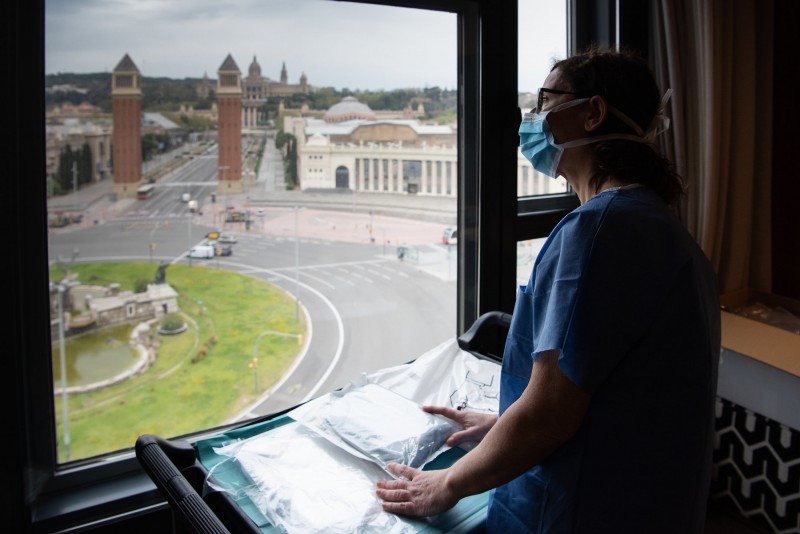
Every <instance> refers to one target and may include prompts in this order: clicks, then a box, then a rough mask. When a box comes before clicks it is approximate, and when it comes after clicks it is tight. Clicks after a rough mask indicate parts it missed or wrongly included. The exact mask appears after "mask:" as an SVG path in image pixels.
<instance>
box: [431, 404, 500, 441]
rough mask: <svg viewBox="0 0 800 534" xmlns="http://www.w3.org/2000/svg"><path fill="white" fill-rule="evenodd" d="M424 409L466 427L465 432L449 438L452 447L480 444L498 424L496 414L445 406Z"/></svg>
mask: <svg viewBox="0 0 800 534" xmlns="http://www.w3.org/2000/svg"><path fill="white" fill-rule="evenodd" d="M422 409H423V410H425V411H426V412H428V413H433V414H438V415H443V416H445V417H447V418H448V419H452V420H453V421H455V422H456V423H458V424H459V425H461V426H462V427H464V430H459V431H458V432H454V433H453V434H452V435H451V436H450V437H449V438H447V444H448V445H450V446H451V447H456V446H458V445H460V444H462V443H470V442H474V443H477V442H479V441H480V440H482V439H483V437H484V436H485V435H486V433H487V432H489V430H490V429H491V428H492V427H493V426H494V424H495V423H496V422H497V415H494V414H486V413H478V412H470V411H467V410H454V409H452V408H446V407H444V406H423V407H422Z"/></svg>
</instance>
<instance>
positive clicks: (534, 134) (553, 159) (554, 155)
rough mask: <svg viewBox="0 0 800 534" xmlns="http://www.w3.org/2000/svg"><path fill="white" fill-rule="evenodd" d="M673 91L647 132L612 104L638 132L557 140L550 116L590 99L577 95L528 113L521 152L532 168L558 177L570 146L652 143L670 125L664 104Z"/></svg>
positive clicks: (524, 116)
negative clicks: (559, 166)
mask: <svg viewBox="0 0 800 534" xmlns="http://www.w3.org/2000/svg"><path fill="white" fill-rule="evenodd" d="M671 93H672V91H671V90H668V91H667V93H666V94H665V95H664V98H663V99H662V101H661V105H660V106H659V111H658V113H657V114H656V116H655V117H654V118H653V122H652V123H651V124H650V126H649V127H648V131H647V132H645V131H643V130H642V129H641V128H640V127H639V125H638V124H636V123H635V122H633V121H632V120H631V119H630V118H628V116H627V115H625V114H624V113H622V112H621V111H619V110H618V109H616V108H614V107H613V106H609V111H610V112H611V113H613V114H614V115H616V116H617V117H618V118H619V119H620V120H622V121H623V122H625V123H626V124H627V125H628V126H630V127H631V129H632V130H633V131H634V132H636V135H634V134H607V135H598V136H595V137H585V138H582V139H573V140H572V141H567V142H566V143H560V144H559V143H556V142H555V140H554V139H553V131H552V130H551V128H550V124H549V123H548V122H547V115H549V114H550V113H556V112H558V111H563V110H565V109H569V108H571V107H574V106H578V105H580V104H583V103H584V102H588V101H589V99H588V98H578V99H576V100H570V101H569V102H564V103H563V104H560V105H558V106H555V107H554V108H553V109H551V110H548V111H543V112H541V113H526V114H525V115H523V117H522V123H521V124H520V126H519V148H520V151H521V152H522V155H523V156H525V158H526V159H527V160H528V161H530V162H531V165H533V168H534V169H536V170H537V171H539V172H540V173H542V174H544V175H547V176H550V177H551V178H556V177H558V170H557V169H558V164H559V163H560V162H561V156H562V155H563V154H564V150H565V149H567V148H573V147H576V146H583V145H588V144H591V143H599V142H600V141H609V140H612V139H624V140H627V141H635V142H639V143H650V142H653V139H654V138H655V136H656V135H657V134H659V133H661V132H662V131H664V130H666V129H667V128H668V127H669V119H666V118H665V117H664V115H663V109H664V106H665V105H666V103H667V100H669V97H670V95H671Z"/></svg>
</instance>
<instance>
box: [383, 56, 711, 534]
mask: <svg viewBox="0 0 800 534" xmlns="http://www.w3.org/2000/svg"><path fill="white" fill-rule="evenodd" d="M667 98H668V95H667V97H666V98H664V99H662V98H661V96H660V94H659V92H658V89H657V87H656V84H655V81H654V79H653V76H652V74H651V72H650V71H649V69H648V67H647V65H646V64H645V63H644V62H643V61H640V60H639V59H637V58H635V57H634V56H632V55H629V54H626V53H622V52H617V51H612V50H601V49H594V50H590V51H588V52H586V53H584V54H580V55H576V56H573V57H570V58H567V59H565V60H563V61H560V62H558V63H556V64H555V66H554V67H553V69H552V70H551V72H550V74H549V75H548V76H547V78H546V79H545V81H544V85H543V87H542V89H540V91H539V98H538V103H537V107H536V109H534V110H532V112H531V113H528V114H526V115H525V116H524V118H523V121H522V124H521V126H520V148H521V150H522V153H523V154H524V155H525V156H526V157H527V158H528V160H529V161H530V162H531V164H532V165H533V167H534V168H535V169H537V170H538V171H540V172H542V173H544V174H547V175H549V176H551V177H556V176H559V175H561V176H564V177H565V178H566V179H567V181H568V182H569V183H570V185H571V186H572V189H573V190H574V191H575V192H576V193H577V195H578V198H579V199H580V202H581V205H580V207H578V208H577V209H575V210H574V211H573V212H572V213H570V214H569V215H567V216H566V217H565V218H564V219H563V220H562V221H561V222H560V223H559V224H558V225H557V226H556V228H555V229H554V230H553V232H552V233H551V235H550V236H549V238H548V239H547V242H546V243H545V245H544V247H543V248H542V250H541V252H540V253H539V256H538V258H537V260H536V263H535V265H534V267H533V272H532V273H531V277H530V281H529V282H528V284H527V286H525V287H521V288H520V289H519V292H518V295H517V302H516V307H515V310H514V315H513V319H512V325H511V329H510V332H509V335H508V339H507V341H506V347H505V353H504V357H503V369H502V379H501V396H500V416H499V418H498V417H493V416H486V415H483V414H474V413H468V412H458V411H455V410H451V409H449V408H443V407H425V409H426V410H427V411H430V412H432V413H439V414H442V415H445V416H448V417H451V418H453V419H455V420H456V421H458V422H460V423H461V424H462V425H463V426H464V430H463V431H461V432H458V433H456V434H454V435H453V436H451V438H450V440H449V443H450V444H451V445H456V444H458V443H462V442H465V441H479V443H478V445H477V446H476V447H475V448H474V449H473V450H472V451H470V452H469V453H468V454H467V455H465V456H464V457H463V458H462V459H461V460H459V461H458V462H456V463H455V464H454V465H453V466H452V467H450V468H449V469H445V470H441V471H419V470H415V469H412V468H410V467H407V466H401V465H393V466H390V470H391V471H392V473H394V474H396V475H398V476H401V477H403V478H404V479H400V480H393V481H382V482H380V483H379V484H378V489H377V494H378V496H379V497H380V498H381V499H382V500H383V508H384V510H386V511H389V512H393V513H398V514H403V515H409V516H428V515H435V514H438V513H441V512H443V511H445V510H447V509H449V508H450V507H452V506H454V505H455V504H456V503H457V502H458V500H459V499H460V498H462V497H464V496H467V495H473V494H476V493H480V492H483V491H486V490H489V489H493V488H494V491H493V493H492V498H491V501H490V505H489V510H488V517H487V531H489V532H503V533H505V534H508V533H516V532H537V533H539V532H542V533H562V532H563V533H567V532H570V533H572V532H592V533H597V532H609V533H612V532H613V533H615V534H618V533H625V532H631V533H634V532H635V533H658V532H663V533H689V532H698V533H700V532H702V531H703V525H704V519H705V507H706V497H707V493H708V487H709V482H710V473H711V451H712V439H713V423H714V414H713V406H714V400H715V393H716V376H717V364H718V358H719V304H718V302H719V300H718V291H717V285H716V277H715V274H714V272H713V269H712V268H711V266H710V264H709V262H708V261H707V259H706V257H705V255H704V254H703V252H702V251H701V250H700V249H699V248H698V247H697V245H696V243H695V242H694V240H693V239H692V237H691V236H690V235H689V234H688V233H687V232H686V231H685V229H684V228H683V227H682V226H681V225H680V222H679V221H678V219H677V218H676V217H675V215H674V213H673V212H672V211H671V210H670V207H671V206H674V205H675V203H676V202H677V201H678V200H679V198H680V196H681V194H682V192H683V187H682V183H681V180H680V179H679V177H678V176H677V175H675V173H674V172H673V170H672V167H671V165H670V164H669V162H668V161H667V160H666V159H664V158H663V157H662V156H660V155H659V154H658V153H657V151H656V150H655V147H654V144H653V141H654V138H655V136H656V135H657V134H658V133H660V131H662V130H663V128H664V127H665V125H667V124H668V121H667V120H666V119H665V118H664V117H663V106H664V105H665V103H666V100H667Z"/></svg>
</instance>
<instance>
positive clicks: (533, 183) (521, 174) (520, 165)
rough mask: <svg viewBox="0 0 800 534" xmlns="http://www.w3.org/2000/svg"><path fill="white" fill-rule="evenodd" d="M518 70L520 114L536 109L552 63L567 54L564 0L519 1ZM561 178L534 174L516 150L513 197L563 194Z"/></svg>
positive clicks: (564, 189) (536, 172) (518, 104)
mask: <svg viewBox="0 0 800 534" xmlns="http://www.w3.org/2000/svg"><path fill="white" fill-rule="evenodd" d="M518 6H519V34H518V35H519V47H518V49H519V54H518V56H517V57H518V58H519V66H518V67H519V68H518V80H519V86H518V88H517V94H518V102H517V106H518V107H519V108H520V110H521V112H522V113H528V112H529V111H530V110H531V109H533V108H535V107H536V96H537V94H538V89H539V87H540V86H541V85H542V82H544V79H545V78H546V77H547V74H548V73H549V72H550V68H551V67H552V64H553V60H554V59H556V60H558V59H563V58H564V57H566V51H567V4H566V1H565V0H519V2H518ZM566 191H567V182H566V180H565V179H564V178H563V177H558V178H557V179H553V178H550V177H548V176H545V175H544V174H542V173H540V172H538V171H536V170H534V169H533V167H531V164H530V163H529V162H528V160H527V159H525V156H523V155H522V152H519V151H517V196H519V197H528V196H536V195H548V194H554V193H564V192H566Z"/></svg>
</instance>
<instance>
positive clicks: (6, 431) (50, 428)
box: [0, 0, 592, 532]
mask: <svg viewBox="0 0 800 534" xmlns="http://www.w3.org/2000/svg"><path fill="white" fill-rule="evenodd" d="M354 1H359V2H360V3H371V4H379V5H386V6H396V7H410V8H419V9H429V10H437V11H447V12H452V13H456V14H457V19H458V34H457V35H458V36H457V39H458V95H459V98H458V101H459V104H458V107H459V113H458V120H459V129H458V130H459V137H458V172H457V179H458V182H459V183H458V190H459V198H458V227H459V243H460V245H459V247H458V289H457V294H458V297H457V308H458V320H457V332H454V334H458V333H461V332H464V331H465V330H466V329H467V328H468V327H469V326H470V325H471V324H472V322H473V321H474V320H475V319H476V318H477V317H478V316H479V315H480V314H482V313H484V312H487V311H491V310H503V311H507V312H510V311H512V309H513V305H514V298H515V292H514V285H515V282H514V281H515V279H516V273H515V269H516V243H517V241H519V240H523V239H530V238H535V237H543V236H545V235H547V233H549V231H550V230H551V229H552V227H553V226H554V225H555V224H556V222H557V221H558V220H559V219H560V218H561V217H562V216H563V215H564V214H565V213H566V212H568V211H569V210H571V209H572V208H574V206H575V205H577V204H576V203H577V201H576V199H575V197H574V195H571V194H565V195H554V196H548V197H544V198H526V199H517V191H516V180H515V179H514V177H515V176H516V158H517V144H518V138H517V127H518V124H519V110H518V109H517V108H516V94H517V74H516V73H517V18H518V14H517V1H516V0H507V1H504V2H499V3H498V2H496V1H495V0H354ZM588 3H589V2H583V1H578V0H567V5H568V6H569V7H568V21H574V20H575V19H576V16H577V13H578V12H579V11H580V10H581V9H584V8H585V4H588ZM582 5H584V7H581V6H582ZM10 10H11V12H10V13H9V14H8V16H7V17H6V21H7V22H6V24H7V28H6V36H7V40H8V42H10V43H13V44H12V45H11V47H10V49H9V50H8V51H7V53H6V55H7V57H10V58H12V59H11V61H10V63H11V65H10V69H9V76H8V77H7V80H8V83H9V84H10V85H11V87H12V91H13V93H14V103H15V105H14V106H13V110H11V115H12V119H11V120H10V121H9V122H10V124H8V125H7V128H8V130H9V131H10V132H12V133H13V135H10V136H8V138H9V140H8V143H7V145H6V147H7V157H6V158H5V161H6V164H7V165H6V170H7V172H8V179H7V180H6V183H7V187H8V196H7V198H6V202H7V203H8V204H9V205H10V206H11V213H10V217H7V218H6V221H10V223H7V224H10V228H9V229H8V231H7V239H9V240H10V247H9V248H7V251H8V252H7V256H6V261H8V262H11V263H12V265H13V268H12V275H11V277H9V278H6V284H7V290H8V294H7V295H8V297H7V303H8V304H10V306H11V307H12V310H13V311H12V319H11V324H9V325H7V331H8V332H10V336H9V337H10V338H11V345H10V347H9V348H8V349H7V351H6V358H4V360H5V361H4V369H5V370H6V372H5V373H4V376H5V384H4V387H3V388H0V389H2V391H3V400H5V401H6V402H5V403H4V406H5V407H6V414H7V417H8V420H9V421H10V422H6V424H4V425H2V428H3V438H4V444H5V445H6V446H7V447H8V448H10V449H11V454H10V456H7V457H6V458H5V461H4V462H3V464H4V467H3V472H4V475H5V476H4V484H5V485H6V487H7V488H9V491H8V494H9V498H7V499H5V500H4V507H5V509H6V510H7V514H6V521H8V522H9V524H17V525H27V526H28V529H29V530H30V531H34V532H47V531H54V530H68V529H78V528H88V527H89V526H94V527H96V528H98V529H100V528H103V526H105V525H109V524H111V523H114V522H118V521H128V522H130V521H135V520H136V519H135V518H137V517H140V518H141V517H144V518H147V519H148V520H150V521H152V520H153V519H155V518H156V517H157V516H158V517H167V513H168V508H167V505H166V503H165V502H164V500H163V499H162V498H161V496H160V495H159V494H158V492H157V490H156V489H155V486H154V485H153V484H152V483H151V482H150V480H149V478H148V477H147V476H146V475H145V474H144V473H143V472H142V470H141V468H140V467H139V465H138V462H137V461H136V459H135V458H134V456H133V453H132V452H131V453H129V454H122V455H116V456H110V457H107V458H103V459H102V460H100V461H98V460H97V459H94V460H89V461H86V462H80V463H75V464H70V465H69V466H68V467H67V468H64V469H60V468H59V466H58V464H57V458H56V453H55V446H54V443H55V442H56V436H55V423H54V421H55V417H54V406H53V392H52V387H51V386H52V369H51V358H50V332H49V328H48V325H49V312H48V306H49V295H48V285H47V280H48V269H47V258H48V256H47V232H48V229H47V225H46V220H47V217H46V205H45V198H46V191H45V182H44V180H40V179H38V178H37V177H41V176H44V175H45V154H44V147H45V133H44V122H43V121H42V120H41V117H44V111H45V110H44V98H43V92H44V86H45V84H44V23H45V21H44V2H43V0H38V1H35V2H30V1H27V0H14V2H12V4H11V9H10ZM568 24H570V28H569V30H568V32H572V35H574V34H575V32H576V31H577V29H576V27H574V24H572V23H569V22H568ZM591 33H592V32H587V34H591ZM589 39H591V35H590V36H589ZM131 446H133V444H131ZM151 530H152V528H151Z"/></svg>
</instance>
